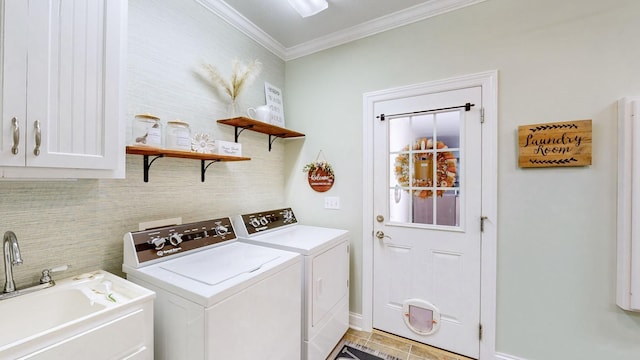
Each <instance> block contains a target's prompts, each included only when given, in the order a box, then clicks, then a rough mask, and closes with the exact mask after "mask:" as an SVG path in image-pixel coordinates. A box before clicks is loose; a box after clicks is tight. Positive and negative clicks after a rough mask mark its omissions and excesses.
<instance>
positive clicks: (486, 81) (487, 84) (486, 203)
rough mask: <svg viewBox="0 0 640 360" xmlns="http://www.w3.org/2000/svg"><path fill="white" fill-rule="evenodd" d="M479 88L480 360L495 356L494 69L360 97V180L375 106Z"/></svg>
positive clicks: (365, 246) (369, 317)
mask: <svg viewBox="0 0 640 360" xmlns="http://www.w3.org/2000/svg"><path fill="white" fill-rule="evenodd" d="M473 86H481V87H482V99H483V104H482V105H483V107H484V119H485V120H484V124H483V129H482V164H483V169H486V171H483V172H482V216H486V217H487V220H486V221H485V223H484V225H485V226H484V232H483V233H482V247H481V250H480V251H481V256H482V262H481V278H480V281H481V286H480V288H481V290H480V302H481V307H480V322H481V323H482V328H483V336H482V340H481V341H480V359H495V358H496V351H495V349H496V289H497V284H496V282H497V243H498V233H497V229H498V171H497V170H498V137H497V136H498V72H497V71H496V70H494V71H488V72H483V73H478V74H472V75H467V76H461V77H455V78H450V79H445V80H439V81H431V82H427V83H422V84H415V85H410V86H404V87H398V88H392V89H386V90H381V91H375V92H370V93H365V94H364V95H363V109H362V113H363V119H362V120H363V134H362V143H363V144H362V146H363V159H362V162H363V179H373V155H372V154H373V119H375V114H374V113H373V108H374V104H375V103H376V102H378V101H384V100H388V99H392V98H397V97H398V96H412V94H414V95H419V94H425V93H432V92H439V91H447V90H453V89H460V88H465V87H473ZM362 194H363V196H362V200H363V204H362V206H363V221H362V232H363V236H362V262H363V266H362V267H363V268H362V329H363V330H364V331H371V330H372V329H373V245H372V244H373V238H372V237H373V232H372V231H370V229H373V228H374V227H373V226H374V225H373V218H374V216H373V183H372V181H364V182H363V188H362Z"/></svg>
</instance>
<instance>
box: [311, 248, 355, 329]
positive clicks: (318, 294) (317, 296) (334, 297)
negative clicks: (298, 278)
mask: <svg viewBox="0 0 640 360" xmlns="http://www.w3.org/2000/svg"><path fill="white" fill-rule="evenodd" d="M311 261H312V265H311V266H312V269H311V274H312V277H311V279H312V282H313V285H312V290H311V291H312V294H311V299H310V301H311V308H312V327H316V326H318V325H320V324H321V323H322V322H323V321H325V319H326V318H328V317H330V316H327V315H328V314H329V313H330V312H331V310H332V309H334V308H335V306H336V304H338V303H339V302H340V300H342V299H343V298H344V297H346V296H348V295H349V283H348V281H349V249H348V242H347V241H345V242H342V243H340V244H338V245H336V246H334V247H332V248H331V249H329V250H327V251H325V252H323V253H321V254H319V255H317V256H315V257H313V259H312V260H311Z"/></svg>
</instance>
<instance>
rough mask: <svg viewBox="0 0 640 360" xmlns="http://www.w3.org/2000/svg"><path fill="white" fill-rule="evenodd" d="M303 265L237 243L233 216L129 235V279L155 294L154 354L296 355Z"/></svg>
mask: <svg viewBox="0 0 640 360" xmlns="http://www.w3.org/2000/svg"><path fill="white" fill-rule="evenodd" d="M301 264H302V258H301V256H300V255H299V254H297V253H295V252H289V251H284V250H279V249H270V248H266V247H262V246H256V245H252V244H247V243H244V242H238V241H237V238H236V235H235V232H234V229H233V226H232V224H231V220H230V219H229V218H222V219H213V220H206V221H201V222H195V223H190V224H183V225H174V226H167V227H160V228H155V229H151V230H145V231H137V232H130V233H127V234H126V235H125V236H124V264H123V266H122V269H123V271H124V272H125V273H126V274H127V279H129V280H130V281H132V282H134V283H137V284H139V285H142V286H144V287H146V288H148V289H151V290H153V291H155V292H156V299H155V304H154V322H155V323H154V337H155V344H154V345H155V346H154V348H155V358H156V359H167V360H176V359H187V360H194V359H211V360H213V359H225V360H230V359H237V360H247V359H270V360H271V359H282V360H291V359H297V358H298V357H299V354H300V351H301V343H300V342H301V334H300V330H299V326H300V325H299V324H300V321H301V311H302V310H301V308H302V305H301V304H302V303H301V298H300V296H292V294H299V293H300V292H301V291H302V290H301V281H300V279H301V276H302V271H301V266H302V265H301Z"/></svg>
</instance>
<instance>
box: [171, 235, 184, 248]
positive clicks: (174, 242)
mask: <svg viewBox="0 0 640 360" xmlns="http://www.w3.org/2000/svg"><path fill="white" fill-rule="evenodd" d="M169 242H170V243H171V245H173V246H178V244H180V243H181V242H182V234H178V233H175V234H173V235H171V237H170V238H169Z"/></svg>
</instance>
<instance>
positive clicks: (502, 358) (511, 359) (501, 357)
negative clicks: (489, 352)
mask: <svg viewBox="0 0 640 360" xmlns="http://www.w3.org/2000/svg"><path fill="white" fill-rule="evenodd" d="M495 359H496V360H527V359H525V358H520V357H516V356H512V355H508V354H503V353H496V357H495Z"/></svg>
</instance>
